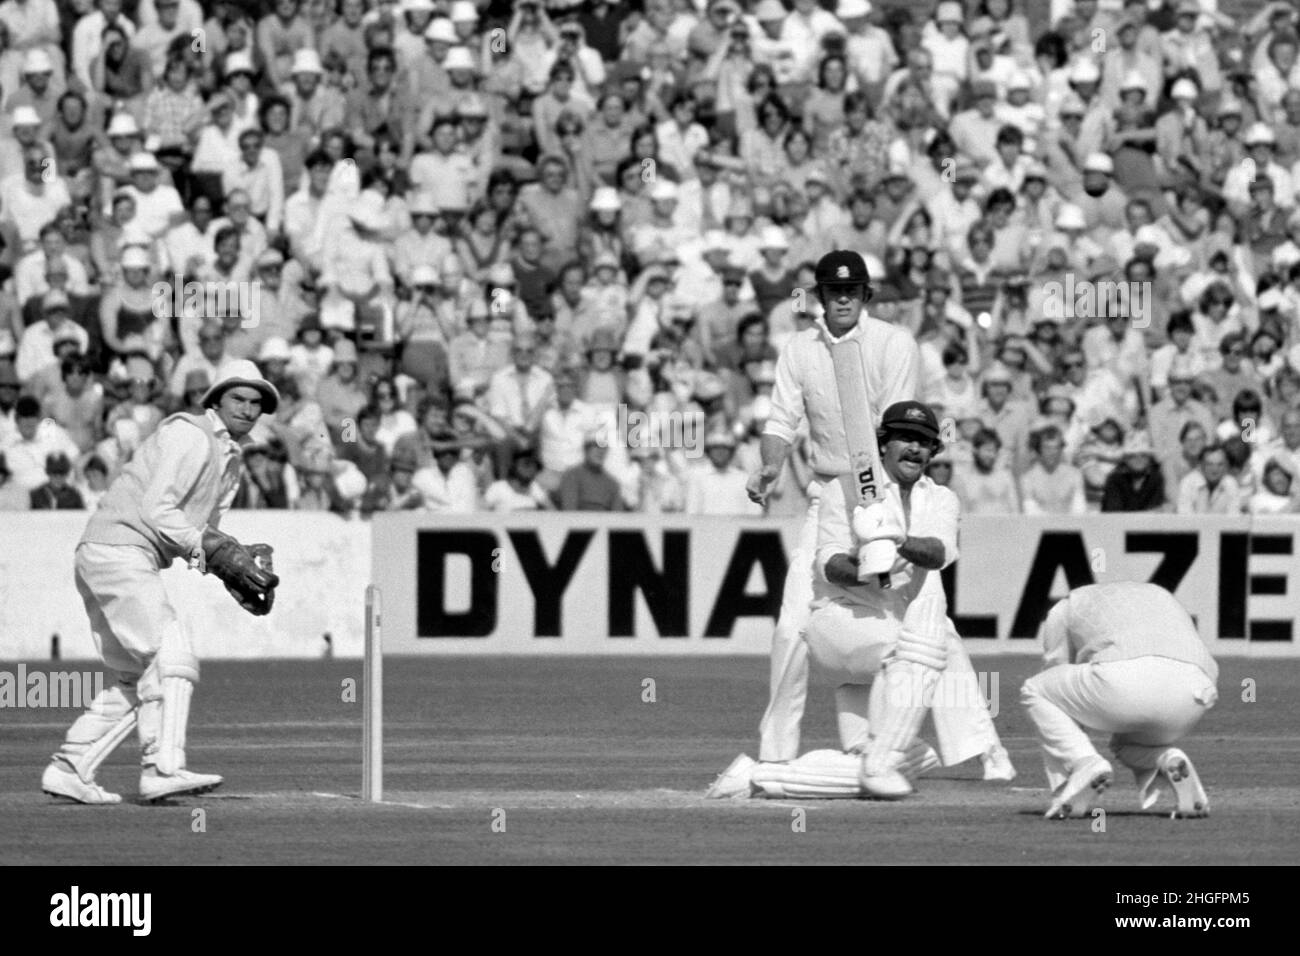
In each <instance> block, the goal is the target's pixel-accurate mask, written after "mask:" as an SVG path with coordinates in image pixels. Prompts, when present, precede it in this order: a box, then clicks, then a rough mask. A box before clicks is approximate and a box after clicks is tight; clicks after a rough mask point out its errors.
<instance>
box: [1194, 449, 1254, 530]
mask: <svg viewBox="0 0 1300 956" xmlns="http://www.w3.org/2000/svg"><path fill="white" fill-rule="evenodd" d="M1199 465H1200V467H1199V468H1197V469H1196V470H1194V471H1190V472H1188V473H1187V474H1186V475H1185V476H1184V477H1183V480H1182V481H1181V482H1179V484H1178V505H1177V512H1178V514H1180V515H1193V514H1212V515H1235V514H1241V512H1242V510H1243V504H1244V502H1243V500H1242V495H1241V488H1240V487H1239V486H1238V485H1237V482H1236V480H1235V479H1234V478H1233V477H1232V476H1231V475H1230V474H1228V455H1227V452H1225V451H1224V449H1223V446H1221V445H1207V446H1205V448H1203V449H1201V456H1200V461H1199Z"/></svg>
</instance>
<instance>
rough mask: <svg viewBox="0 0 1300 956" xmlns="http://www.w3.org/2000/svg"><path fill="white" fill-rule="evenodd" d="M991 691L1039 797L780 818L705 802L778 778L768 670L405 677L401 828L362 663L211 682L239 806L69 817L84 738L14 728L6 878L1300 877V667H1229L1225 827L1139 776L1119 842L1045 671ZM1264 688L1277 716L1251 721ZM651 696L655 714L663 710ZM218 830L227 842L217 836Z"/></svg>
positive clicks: (206, 745) (116, 761) (1208, 748)
mask: <svg viewBox="0 0 1300 956" xmlns="http://www.w3.org/2000/svg"><path fill="white" fill-rule="evenodd" d="M49 666H50V665H48V664H40V665H37V664H30V665H29V670H30V669H32V668H36V667H41V668H43V669H44V668H48V667H49ZM61 666H63V667H65V668H74V669H75V668H78V667H79V665H76V664H73V663H65V664H63V665H61ZM975 666H976V668H977V669H978V670H980V671H985V672H988V673H990V674H993V673H996V674H997V678H998V679H997V688H998V695H997V697H998V705H999V710H1000V712H999V715H998V721H997V723H998V728H999V730H1000V731H1001V733H1002V735H1003V740H1004V742H1005V743H1006V745H1007V747H1008V748H1009V749H1010V751H1011V754H1012V757H1013V759H1014V760H1015V762H1016V764H1017V766H1018V768H1019V769H1020V777H1019V778H1018V779H1017V780H1016V781H1015V783H1014V784H1011V785H1006V784H987V783H982V782H979V781H978V779H977V777H978V768H977V767H976V766H974V765H966V766H962V767H958V768H954V769H945V770H940V771H938V772H937V773H935V774H934V775H932V776H931V777H929V778H927V779H925V780H923V781H922V785H921V793H920V795H919V796H917V797H915V798H913V799H911V800H908V801H905V802H903V803H899V804H884V803H874V802H865V801H852V802H841V801H820V802H818V801H805V802H803V803H795V802H785V803H774V802H764V801H740V802H722V801H706V800H704V799H702V797H701V794H702V793H703V791H704V789H705V787H706V786H707V785H708V784H709V782H710V781H711V780H712V779H713V777H714V775H715V774H717V773H718V772H719V771H721V770H722V769H723V767H725V766H726V764H727V763H728V762H729V761H730V760H731V758H732V757H734V756H735V755H736V753H738V752H739V751H741V750H742V749H743V750H747V751H749V752H750V753H751V754H752V753H753V752H754V749H755V740H754V738H755V725H756V723H757V720H758V717H759V714H760V712H761V710H762V707H763V704H764V702H765V698H766V679H767V665H766V662H765V661H761V660H754V659H744V660H737V659H721V660H706V659H699V658H694V659H683V658H655V659H639V660H638V659H608V658H606V659H590V658H588V659H569V660H560V659H544V660H538V659H532V660H526V659H520V658H505V659H490V660H489V659H484V660H475V659H464V658H462V659H456V660H437V659H429V658H420V659H391V660H388V661H386V667H385V670H386V677H387V701H386V718H387V719H386V729H387V738H388V739H387V747H386V759H387V794H386V796H387V799H388V800H389V801H390V802H389V803H388V804H386V805H383V806H369V805H365V804H363V803H361V802H360V801H359V800H358V799H357V798H356V794H357V791H358V790H359V787H360V776H361V705H360V704H357V703H348V702H345V701H344V700H343V697H344V690H343V682H344V681H345V680H346V679H348V678H352V679H354V680H356V682H357V684H358V685H359V684H360V678H361V662H360V661H321V662H270V663H265V662H239V663H235V662H231V663H220V662H214V663H206V664H204V673H203V683H202V685H201V686H200V688H199V689H198V692H197V693H196V695H195V702H194V715H193V721H192V724H191V727H190V751H189V753H190V765H191V766H192V767H194V768H195V769H198V770H204V771H212V772H218V773H222V774H224V775H225V777H226V784H225V786H224V787H222V788H221V789H220V790H218V791H216V792H215V793H212V794H207V795H205V796H201V797H192V798H180V799H177V800H175V801H173V802H172V803H171V805H169V806H162V807H148V806H139V805H135V804H132V803H126V804H124V805H122V806H118V807H105V808H91V807H78V806H70V805H62V804H55V803H53V802H52V801H51V800H50V799H49V798H47V797H45V796H44V795H42V794H41V793H40V792H39V789H38V781H39V777H40V771H41V768H42V767H43V765H44V763H45V761H46V760H47V759H48V757H49V755H50V753H51V752H52V751H53V749H54V747H55V746H56V744H57V742H58V741H59V739H60V738H61V735H62V732H63V730H64V729H65V727H66V725H67V723H68V722H70V720H71V719H72V716H73V714H72V712H69V711H62V710H29V709H22V710H9V709H6V710H0V864H3V865H11V864H15V863H26V864H49V863H63V864H100V863H171V864H176V863H306V864H322V863H343V864H369V863H517V862H551V863H966V864H970V863H1126V864H1139V865H1140V864H1158V863H1193V862H1206V863H1294V862H1296V861H1297V859H1300V661H1281V660H1276V661H1251V660H1236V661H1225V662H1223V675H1222V677H1221V679H1220V681H1219V689H1220V694H1221V699H1220V703H1219V706H1218V707H1216V708H1215V709H1214V710H1213V711H1211V712H1210V714H1209V716H1208V718H1207V719H1206V721H1204V722H1203V724H1202V725H1201V728H1200V729H1199V731H1198V733H1197V735H1196V737H1195V738H1194V739H1192V740H1191V741H1189V742H1188V743H1187V749H1188V750H1189V752H1190V753H1191V755H1192V756H1193V758H1194V759H1195V761H1196V763H1197V766H1198V768H1199V769H1200V771H1201V774H1202V777H1203V778H1204V780H1205V781H1206V784H1207V787H1208V789H1209V791H1210V797H1211V800H1212V801H1213V806H1214V813H1213V816H1212V817H1210V818H1209V819H1207V820H1184V821H1172V820H1170V819H1168V817H1167V806H1166V813H1149V814H1144V813H1140V812H1138V811H1137V805H1136V794H1135V790H1134V788H1133V786H1132V782H1131V779H1130V778H1129V775H1128V774H1127V773H1126V772H1120V773H1117V775H1116V786H1115V787H1114V788H1112V789H1111V791H1110V792H1108V793H1107V794H1106V797H1105V799H1104V803H1103V806H1104V807H1105V808H1106V810H1107V816H1106V819H1105V826H1106V831H1105V832H1104V833H1097V832H1093V826H1094V825H1095V824H1094V823H1093V821H1088V820H1078V821H1069V822H1048V821H1045V820H1043V819H1041V814H1042V812H1043V810H1044V809H1045V807H1046V803H1047V794H1046V791H1045V789H1044V787H1045V782H1044V778H1043V774H1042V768H1041V764H1040V762H1039V759H1038V756H1037V752H1036V749H1035V746H1034V744H1033V741H1032V740H1031V738H1030V736H1029V727H1028V724H1027V722H1026V720H1025V718H1024V717H1023V715H1022V714H1021V711H1020V707H1019V704H1018V690H1019V686H1020V683H1021V681H1022V680H1023V679H1024V678H1025V677H1026V676H1027V675H1029V674H1030V673H1032V672H1033V670H1035V669H1036V664H1035V662H1034V661H1033V660H1032V659H1030V658H1021V657H1000V658H983V659H977V660H976V662H975ZM1246 678H1250V679H1253V680H1254V681H1255V682H1256V689H1255V693H1256V696H1257V702H1254V703H1245V702H1243V701H1242V700H1241V697H1242V681H1243V680H1244V679H1246ZM647 680H653V681H654V684H653V693H654V698H655V700H654V702H653V703H649V702H646V701H644V700H643V697H645V696H649V693H648V691H647V686H648V685H646V684H645V681H647ZM988 686H989V687H990V689H992V682H991V678H990V683H989V685H988ZM833 727H834V724H833V716H832V713H831V701H830V693H829V688H827V687H823V686H818V687H816V688H815V689H814V691H813V694H812V696H811V699H810V703H809V719H808V721H807V732H806V734H805V742H804V746H805V749H811V748H812V747H821V746H829V745H831V744H832V741H833ZM135 759H136V756H135V748H134V742H133V741H132V742H130V743H129V744H128V745H127V746H124V747H123V748H121V749H120V751H119V752H118V754H116V755H115V756H114V757H113V758H112V760H111V761H110V763H109V764H108V765H107V766H106V767H105V769H104V771H103V772H102V774H101V779H102V781H103V782H104V783H105V784H106V785H107V786H108V787H109V788H110V789H113V790H118V791H120V792H122V793H123V795H124V796H125V797H127V798H128V800H129V799H131V797H132V795H133V794H134V791H135V785H136V775H135V771H134V767H135ZM196 809H202V810H203V811H204V813H203V814H202V815H199V814H195V813H194V811H195V810H196ZM801 809H802V810H803V811H806V813H805V814H800V813H799V812H798V811H799V810H801ZM200 816H201V817H202V818H203V819H202V822H203V823H204V824H205V825H206V832H194V829H195V827H196V826H197V823H198V822H199V818H200ZM801 816H802V817H803V818H804V819H803V825H804V829H803V832H797V831H798V827H797V823H798V822H799V819H798V818H799V817H801ZM494 822H495V824H496V827H495V830H494ZM503 826H504V832H497V831H500V830H501V829H502V827H503Z"/></svg>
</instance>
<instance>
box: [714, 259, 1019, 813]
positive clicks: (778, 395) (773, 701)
mask: <svg viewBox="0 0 1300 956" xmlns="http://www.w3.org/2000/svg"><path fill="white" fill-rule="evenodd" d="M815 274H816V279H817V294H818V298H819V300H820V302H821V304H822V309H823V318H822V319H821V320H819V321H817V322H816V323H815V324H814V325H813V326H812V327H811V328H808V329H805V330H804V331H802V332H800V333H798V334H796V335H795V336H793V337H792V338H791V339H790V341H789V342H788V343H787V344H786V346H785V347H784V348H783V349H782V351H781V355H780V357H779V358H778V360H777V370H776V384H775V387H774V389H773V392H772V412H771V415H770V417H769V418H768V420H767V424H766V426H765V429H764V434H763V436H762V439H761V442H760V453H761V456H762V462H763V464H762V467H761V468H760V469H759V470H758V471H757V472H755V473H754V475H752V476H751V478H750V480H749V486H748V490H749V495H750V498H751V499H752V500H754V501H756V502H758V503H763V502H764V501H765V500H766V498H767V495H768V493H769V491H770V490H771V487H772V484H773V483H774V482H775V481H776V479H777V478H778V476H779V475H780V474H781V469H782V467H783V466H784V464H785V461H786V458H787V457H788V456H789V454H790V448H791V445H792V444H793V442H794V440H795V434H796V431H797V430H798V427H799V425H800V424H801V422H802V421H803V420H804V419H805V418H806V419H807V421H808V425H809V432H810V435H809V438H810V442H811V446H812V448H811V464H812V467H813V470H814V472H815V473H816V481H814V482H813V484H812V485H811V486H810V488H809V491H808V493H809V497H810V499H811V502H810V504H809V508H808V513H807V515H806V517H805V519H804V524H803V527H802V529H801V530H800V534H799V540H798V543H797V545H796V547H795V550H794V552H793V553H792V555H791V563H790V569H789V571H788V573H787V576H786V581H785V588H784V592H783V595H782V603H781V611H780V614H779V616H778V618H777V624H776V630H775V633H774V634H773V638H772V658H771V680H770V688H769V693H770V697H769V703H768V707H767V711H766V713H765V714H764V715H763V720H762V723H761V724H760V731H759V732H760V738H761V739H760V749H759V760H760V761H764V762H784V761H791V760H794V759H795V757H796V756H798V752H799V738H800V723H801V721H802V719H803V711H804V705H805V702H806V699H807V682H808V649H807V646H806V645H805V643H804V640H803V635H804V631H805V629H806V628H807V624H808V617H809V614H810V604H811V602H812V600H813V577H814V569H813V560H814V552H815V550H816V548H817V528H818V513H819V500H820V498H821V496H822V492H823V490H825V489H838V488H839V476H840V475H842V474H844V473H845V472H847V471H848V469H849V455H848V440H847V437H846V435H845V432H844V418H843V414H842V411H841V408H840V400H839V392H838V389H837V387H836V379H835V368H834V362H833V360H832V357H831V345H832V343H833V342H836V341H843V340H844V339H852V340H854V341H856V342H857V343H858V346H859V348H860V349H861V352H862V360H863V362H862V365H863V368H864V369H865V371H866V377H867V381H866V387H867V395H868V398H869V400H870V402H871V407H872V408H873V409H880V410H883V409H885V408H886V407H888V406H890V405H893V404H894V403H896V402H900V401H905V400H910V399H911V398H912V397H913V396H914V394H915V393H916V388H917V378H918V370H919V367H920V354H919V351H918V349H917V346H916V342H915V340H914V339H913V338H912V336H911V335H909V334H908V332H907V331H906V330H905V329H903V328H901V327H899V326H895V325H891V324H889V323H887V322H883V321H881V320H879V319H875V318H872V317H870V316H868V315H867V313H866V309H865V305H866V303H867V302H868V301H869V300H870V297H871V286H870V275H869V273H868V271H867V266H866V263H865V262H864V261H863V259H862V257H861V256H860V255H858V254H857V253H855V252H850V251H844V250H837V251H834V252H830V253H828V254H827V255H825V256H823V257H822V259H821V261H820V262H818V264H817V268H816V273H815ZM948 629H949V632H950V633H949V642H950V645H951V648H950V653H949V661H950V668H949V672H948V673H949V675H950V679H951V680H953V681H954V682H960V683H959V687H956V688H954V690H960V691H961V692H962V693H964V694H965V695H966V696H965V698H964V699H967V700H972V701H978V700H979V696H978V693H979V692H978V687H977V684H976V680H975V674H974V669H973V668H972V667H971V664H970V658H969V656H968V655H967V653H966V651H965V648H964V647H963V646H962V644H961V641H960V639H959V638H958V637H957V634H956V629H955V628H953V627H952V626H951V624H950V623H949V624H948ZM950 696H952V697H956V696H957V695H956V694H955V693H954V694H952V695H950ZM940 713H942V717H941V718H940ZM936 718H937V720H936V729H937V730H938V733H939V738H940V740H939V742H940V747H941V749H942V750H943V757H944V762H945V763H948V764H955V763H960V762H962V761H964V760H968V759H969V758H971V757H973V756H976V755H981V756H982V757H983V758H984V767H985V779H989V780H1010V779H1012V778H1013V777H1014V775H1015V770H1014V768H1013V767H1012V766H1011V762H1010V759H1009V758H1008V757H1007V754H1006V751H1005V750H1004V749H1003V748H1002V746H1001V742H1000V741H999V740H998V737H997V732H996V730H994V728H993V722H992V720H991V719H990V718H989V716H988V712H987V710H986V709H985V708H984V707H983V706H982V705H979V706H977V707H974V708H945V709H944V710H943V711H942V712H936ZM752 765H753V761H752V760H749V758H747V757H743V756H742V757H740V758H737V760H736V761H735V762H734V763H733V764H732V766H731V767H730V768H728V770H727V771H725V772H724V773H723V775H722V776H721V777H720V778H719V781H718V783H717V784H715V785H714V787H713V788H712V789H711V790H710V795H711V796H725V795H728V794H727V792H726V791H727V789H728V787H729V784H730V782H732V781H735V782H737V783H738V785H739V786H740V787H741V788H742V789H743V788H744V787H745V781H746V779H747V776H748V771H749V769H750V768H752Z"/></svg>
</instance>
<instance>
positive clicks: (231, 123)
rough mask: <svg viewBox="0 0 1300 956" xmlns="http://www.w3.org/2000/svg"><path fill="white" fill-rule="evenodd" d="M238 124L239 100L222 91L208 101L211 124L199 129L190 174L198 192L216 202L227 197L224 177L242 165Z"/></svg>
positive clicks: (240, 129) (208, 119)
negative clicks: (237, 101) (230, 169)
mask: <svg viewBox="0 0 1300 956" xmlns="http://www.w3.org/2000/svg"><path fill="white" fill-rule="evenodd" d="M242 131H243V130H242V127H240V126H239V125H238V124H236V123H235V99H234V97H233V96H232V95H231V94H230V93H229V92H228V91H226V90H218V91H217V92H216V93H214V94H212V97H211V98H210V99H209V100H208V116H207V122H206V123H204V124H203V126H201V127H200V128H199V135H198V141H197V142H196V143H195V146H194V156H193V157H192V158H191V160H190V173H191V174H192V175H193V176H194V177H195V187H194V188H195V189H196V190H198V191H200V192H203V193H205V194H207V195H208V196H210V197H211V198H213V199H220V198H221V196H222V195H223V192H224V191H223V189H222V187H221V175H222V173H224V172H225V171H226V170H227V169H229V168H230V167H231V166H234V165H235V164H236V163H238V162H239V134H240V133H241V132H242Z"/></svg>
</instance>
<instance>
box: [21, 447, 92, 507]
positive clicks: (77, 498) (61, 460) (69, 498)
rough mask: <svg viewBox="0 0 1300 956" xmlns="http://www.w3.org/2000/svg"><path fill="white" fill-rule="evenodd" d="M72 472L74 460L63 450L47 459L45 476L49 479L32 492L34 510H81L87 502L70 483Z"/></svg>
mask: <svg viewBox="0 0 1300 956" xmlns="http://www.w3.org/2000/svg"><path fill="white" fill-rule="evenodd" d="M70 474H72V462H70V461H69V460H68V456H67V455H65V454H62V453H61V452H57V451H56V452H54V453H53V454H51V455H50V456H49V457H47V458H46V459H45V477H46V478H48V479H49V480H48V481H46V482H45V484H43V485H41V486H40V487H39V488H33V489H32V492H31V500H32V510H33V511H81V510H83V509H85V507H86V503H85V502H84V501H82V500H81V492H79V491H78V490H77V489H76V488H73V487H72V485H70V484H68V475H70Z"/></svg>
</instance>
